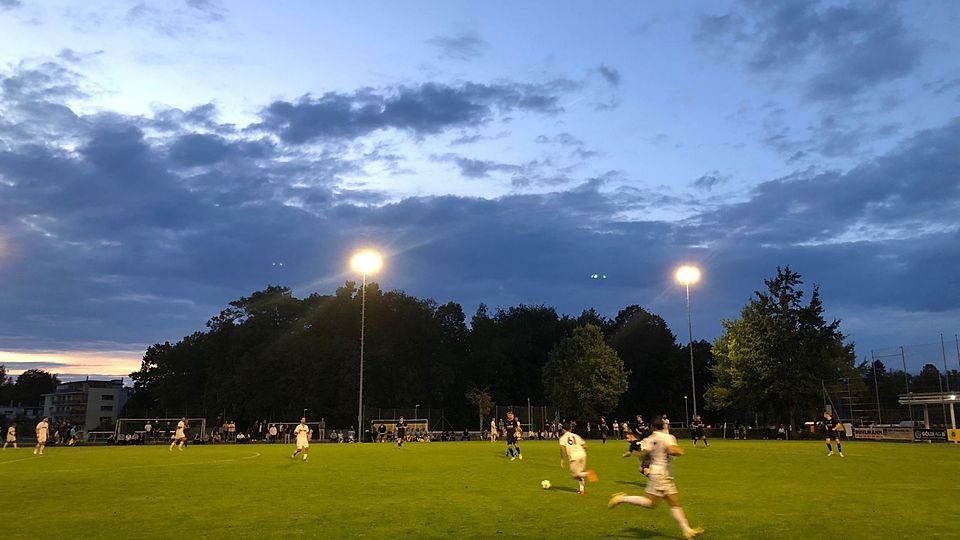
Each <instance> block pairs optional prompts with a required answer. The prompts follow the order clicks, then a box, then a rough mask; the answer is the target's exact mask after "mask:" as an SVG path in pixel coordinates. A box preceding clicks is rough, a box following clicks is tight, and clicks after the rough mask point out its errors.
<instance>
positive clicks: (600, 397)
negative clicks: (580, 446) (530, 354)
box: [543, 324, 627, 420]
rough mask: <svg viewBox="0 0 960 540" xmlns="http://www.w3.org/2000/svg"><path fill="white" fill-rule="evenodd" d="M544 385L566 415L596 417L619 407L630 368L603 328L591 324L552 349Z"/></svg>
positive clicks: (550, 396)
mask: <svg viewBox="0 0 960 540" xmlns="http://www.w3.org/2000/svg"><path fill="white" fill-rule="evenodd" d="M543 386H544V389H545V393H546V395H547V397H548V398H550V400H551V401H552V402H553V404H554V405H556V406H557V407H560V409H561V410H562V411H563V413H564V414H565V415H566V416H568V417H570V418H580V419H585V420H586V419H596V418H597V416H599V415H600V414H604V413H608V412H610V411H612V410H614V409H615V408H616V407H617V404H618V403H619V401H620V396H621V395H623V393H624V392H626V391H627V372H625V371H624V369H623V360H621V359H620V357H619V356H617V352H616V351H614V350H613V349H611V348H610V347H609V346H608V345H607V344H606V343H605V342H604V339H603V333H602V332H601V331H600V328H598V327H596V326H594V325H592V324H587V325H585V326H581V327H578V328H576V329H575V330H574V331H573V335H572V336H570V337H567V338H564V339H562V340H561V341H560V343H558V344H557V346H556V347H554V349H553V350H552V351H550V355H549V360H548V361H547V364H546V365H545V366H544V367H543Z"/></svg>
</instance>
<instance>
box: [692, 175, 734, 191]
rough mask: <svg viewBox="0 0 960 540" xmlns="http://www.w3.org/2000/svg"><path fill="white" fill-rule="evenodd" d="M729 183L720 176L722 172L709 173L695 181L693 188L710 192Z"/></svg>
mask: <svg viewBox="0 0 960 540" xmlns="http://www.w3.org/2000/svg"><path fill="white" fill-rule="evenodd" d="M726 181H727V178H726V177H724V176H721V175H720V171H710V172H709V173H707V174H705V175H703V176H700V177H699V178H697V179H696V180H694V181H693V187H695V188H697V189H699V190H703V191H710V190H712V189H713V188H714V186H717V185H720V184H722V183H724V182H726Z"/></svg>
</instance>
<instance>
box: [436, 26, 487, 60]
mask: <svg viewBox="0 0 960 540" xmlns="http://www.w3.org/2000/svg"><path fill="white" fill-rule="evenodd" d="M427 43H429V44H430V45H433V46H435V47H437V48H438V49H440V57H441V58H447V59H453V60H464V61H466V60H474V59H476V58H480V57H481V56H483V54H484V52H485V51H486V49H487V42H486V41H484V40H483V39H481V38H480V36H479V35H477V34H476V33H474V32H468V33H464V34H459V35H456V36H438V37H435V38H433V39H429V40H427Z"/></svg>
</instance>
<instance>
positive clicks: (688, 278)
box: [676, 266, 700, 285]
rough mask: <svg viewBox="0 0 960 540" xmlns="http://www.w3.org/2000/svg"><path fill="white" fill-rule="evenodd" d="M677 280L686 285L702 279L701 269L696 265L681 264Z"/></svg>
mask: <svg viewBox="0 0 960 540" xmlns="http://www.w3.org/2000/svg"><path fill="white" fill-rule="evenodd" d="M676 276H677V281H679V282H680V283H683V284H684V285H691V284H693V283H696V282H698V281H700V269H699V268H697V267H696V266H681V267H680V268H677V274H676Z"/></svg>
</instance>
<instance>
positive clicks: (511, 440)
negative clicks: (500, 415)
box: [504, 411, 523, 461]
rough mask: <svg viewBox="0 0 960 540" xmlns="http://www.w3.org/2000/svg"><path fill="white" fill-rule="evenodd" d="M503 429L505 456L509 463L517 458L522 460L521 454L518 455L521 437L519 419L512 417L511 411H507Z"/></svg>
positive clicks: (521, 431)
mask: <svg viewBox="0 0 960 540" xmlns="http://www.w3.org/2000/svg"><path fill="white" fill-rule="evenodd" d="M504 428H505V429H506V431H507V437H506V438H507V454H508V455H509V456H510V461H513V460H515V459H517V458H519V459H520V460H521V461H522V460H523V454H521V453H520V439H521V438H522V435H523V428H521V427H520V419H519V418H517V417H516V416H514V415H513V411H507V420H506V422H504Z"/></svg>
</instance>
